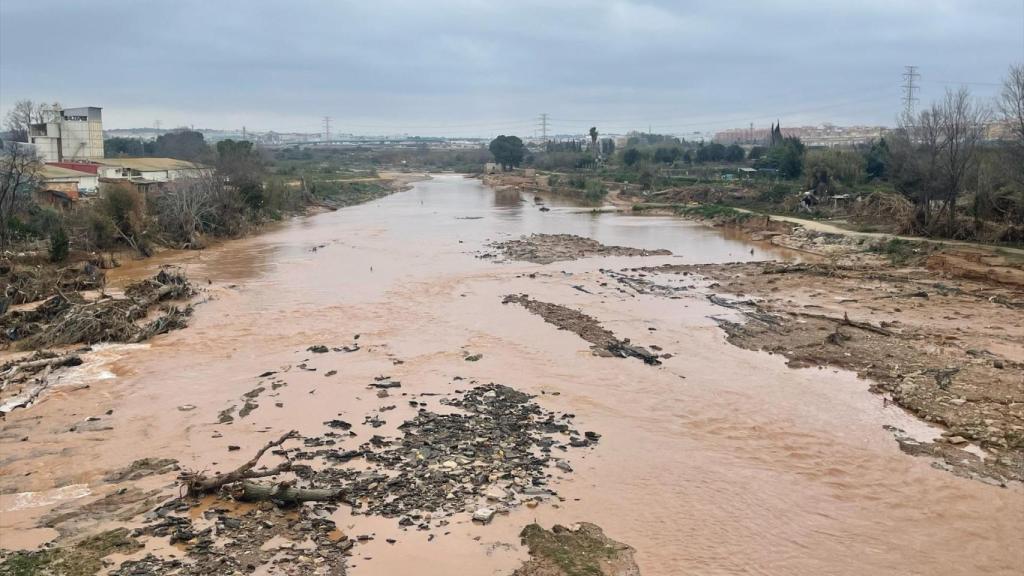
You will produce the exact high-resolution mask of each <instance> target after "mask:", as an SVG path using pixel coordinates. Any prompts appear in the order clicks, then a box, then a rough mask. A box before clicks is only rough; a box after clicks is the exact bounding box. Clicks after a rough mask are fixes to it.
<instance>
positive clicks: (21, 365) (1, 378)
mask: <svg viewBox="0 0 1024 576" xmlns="http://www.w3.org/2000/svg"><path fill="white" fill-rule="evenodd" d="M81 364H82V358H81V357H80V356H78V355H77V354H65V355H63V356H54V357H53V358H40V359H38V360H29V361H27V362H17V361H15V362H14V365H13V366H11V367H10V368H8V369H7V370H6V371H4V372H2V373H0V390H3V389H4V388H6V387H7V383H8V382H10V381H12V380H13V378H14V376H15V375H17V374H18V372H22V371H24V372H38V371H40V370H42V369H44V368H62V367H64V366H79V365H81Z"/></svg>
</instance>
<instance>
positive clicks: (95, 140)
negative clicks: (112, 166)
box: [61, 107, 103, 160]
mask: <svg viewBox="0 0 1024 576" xmlns="http://www.w3.org/2000/svg"><path fill="white" fill-rule="evenodd" d="M61 118H62V119H61V139H62V146H61V152H62V155H63V159H65V160H99V159H101V158H103V116H102V111H101V109H100V108H96V107H87V108H65V109H64V110H63V112H62V113H61Z"/></svg>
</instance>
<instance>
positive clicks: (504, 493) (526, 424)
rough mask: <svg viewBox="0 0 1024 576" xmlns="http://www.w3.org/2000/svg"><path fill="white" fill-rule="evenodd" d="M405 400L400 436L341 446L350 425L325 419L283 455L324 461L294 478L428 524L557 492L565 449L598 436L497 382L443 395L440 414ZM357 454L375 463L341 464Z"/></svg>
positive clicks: (360, 505) (361, 507)
mask: <svg viewBox="0 0 1024 576" xmlns="http://www.w3.org/2000/svg"><path fill="white" fill-rule="evenodd" d="M389 382H390V381H389ZM380 383H381V382H377V383H376V384H380ZM470 384H473V383H472V382H471V383H470ZM385 389H386V388H385ZM408 402H409V403H410V404H413V403H415V404H416V405H417V413H416V416H415V417H413V418H412V419H410V420H407V421H405V422H403V423H402V424H401V425H400V426H399V430H401V431H402V434H403V435H402V436H401V437H399V438H387V437H383V436H379V435H374V436H372V437H371V438H369V439H367V440H366V441H364V442H362V443H361V444H359V445H358V447H355V448H346V447H344V446H341V444H343V443H344V441H345V440H346V438H350V437H351V434H352V432H351V431H350V430H349V429H350V428H351V424H349V423H347V422H344V421H342V420H332V421H328V422H326V423H325V425H327V426H328V427H329V428H331V429H332V431H331V432H328V433H327V434H325V435H324V436H322V437H319V438H305V439H304V440H303V444H304V446H303V448H301V449H295V450H292V451H289V452H288V457H289V458H290V459H291V460H292V461H293V462H303V461H316V462H318V463H323V465H316V466H309V467H305V466H302V465H295V466H293V470H294V471H295V473H296V475H297V476H299V477H300V478H301V479H302V480H304V481H306V482H307V483H309V484H310V485H313V486H330V487H338V488H340V489H341V492H342V496H341V500H342V501H343V502H345V503H346V504H349V505H350V506H351V507H352V508H353V513H359V514H366V515H369V514H373V515H380V516H385V517H388V518H398V519H399V520H398V523H399V525H402V526H413V525H415V526H416V527H417V528H418V529H421V530H429V529H432V528H438V527H442V526H445V525H447V523H448V522H449V520H448V519H450V518H451V516H453V515H454V514H458V513H462V512H470V513H473V512H478V511H480V510H481V509H485V508H487V509H491V510H493V513H501V512H503V511H507V510H508V509H510V508H513V507H517V506H522V505H529V506H535V505H537V503H539V502H542V501H544V500H547V499H552V498H556V497H557V492H556V491H555V489H554V487H553V486H552V485H551V480H552V478H553V477H554V476H556V475H560V474H568V473H571V472H572V467H571V465H570V464H569V462H568V450H569V449H570V448H586V447H589V446H592V445H594V444H596V443H597V442H598V439H599V438H600V435H599V434H597V433H596V432H592V431H586V432H584V433H581V432H579V431H578V430H576V429H575V428H573V427H572V421H573V416H572V415H571V414H555V413H552V412H547V411H545V410H543V409H542V408H540V406H538V405H537V404H536V403H535V402H533V400H532V399H531V397H530V396H529V395H527V394H524V393H522V392H518V391H516V390H514V389H512V388H509V387H507V386H503V385H500V384H485V385H477V386H473V387H472V388H470V389H469V390H465V391H461V390H460V391H456V393H455V394H454V395H453V396H450V397H449V396H445V397H442V398H440V399H439V401H438V403H439V405H440V407H443V408H446V409H447V410H450V411H446V412H444V413H442V412H435V411H432V410H429V409H427V408H426V407H425V405H426V402H425V401H423V399H422V398H421V399H411V400H408ZM376 417H377V416H376V415H375V416H374V418H376ZM335 430H337V431H335ZM357 458H362V459H365V461H366V462H367V463H368V464H371V465H373V467H372V468H371V469H359V470H357V469H354V468H346V467H342V466H340V465H339V464H341V463H344V462H348V461H350V460H354V459H357ZM493 513H492V515H493ZM485 521H490V517H488V518H486V519H485Z"/></svg>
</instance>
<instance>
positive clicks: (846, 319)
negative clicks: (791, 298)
mask: <svg viewBox="0 0 1024 576" xmlns="http://www.w3.org/2000/svg"><path fill="white" fill-rule="evenodd" d="M796 314H798V315H800V316H805V317H807V318H817V319H819V320H828V321H830V322H836V323H838V324H839V325H841V326H851V327H853V328H860V329H861V330H866V331H868V332H874V333H875V334H881V335H882V336H895V335H896V334H895V333H894V332H893V331H892V330H886V329H885V328H882V327H881V326H875V325H874V324H869V323H867V322H858V321H856V320H850V315H849V314H848V313H846V312H843V317H842V318H834V317H832V316H826V315H824V314H811V313H809V312H796Z"/></svg>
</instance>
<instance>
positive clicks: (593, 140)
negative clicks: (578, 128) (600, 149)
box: [590, 126, 597, 158]
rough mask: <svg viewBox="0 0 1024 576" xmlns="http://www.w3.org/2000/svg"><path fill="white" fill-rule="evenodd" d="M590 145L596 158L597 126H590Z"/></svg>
mask: <svg viewBox="0 0 1024 576" xmlns="http://www.w3.org/2000/svg"><path fill="white" fill-rule="evenodd" d="M590 147H591V149H592V150H593V151H594V158H597V126H591V127H590Z"/></svg>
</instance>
